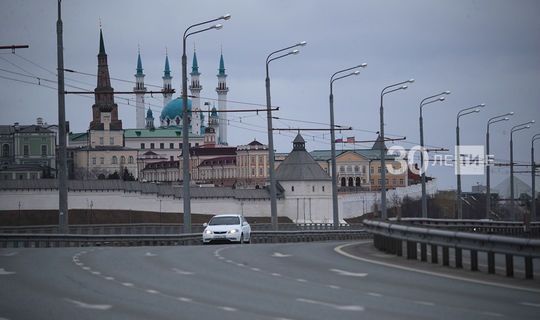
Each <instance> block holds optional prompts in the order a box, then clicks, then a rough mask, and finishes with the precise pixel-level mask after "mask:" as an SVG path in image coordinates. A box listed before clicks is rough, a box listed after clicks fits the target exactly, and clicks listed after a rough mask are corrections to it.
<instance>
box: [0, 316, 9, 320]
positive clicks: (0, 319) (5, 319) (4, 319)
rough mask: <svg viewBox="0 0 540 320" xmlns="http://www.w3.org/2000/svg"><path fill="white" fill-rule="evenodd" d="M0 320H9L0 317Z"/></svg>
mask: <svg viewBox="0 0 540 320" xmlns="http://www.w3.org/2000/svg"><path fill="white" fill-rule="evenodd" d="M0 320H9V319H8V318H2V317H0Z"/></svg>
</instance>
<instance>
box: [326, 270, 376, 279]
mask: <svg viewBox="0 0 540 320" xmlns="http://www.w3.org/2000/svg"><path fill="white" fill-rule="evenodd" d="M330 271H332V272H335V273H337V274H339V275H340V276H347V277H361V278H363V277H365V276H367V275H368V274H367V273H357V272H350V271H345V270H340V269H330Z"/></svg>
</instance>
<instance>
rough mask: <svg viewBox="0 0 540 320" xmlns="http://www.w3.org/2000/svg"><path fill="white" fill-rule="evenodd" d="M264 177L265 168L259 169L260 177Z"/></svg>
mask: <svg viewBox="0 0 540 320" xmlns="http://www.w3.org/2000/svg"><path fill="white" fill-rule="evenodd" d="M262 175H263V168H259V176H262Z"/></svg>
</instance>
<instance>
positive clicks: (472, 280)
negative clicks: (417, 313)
mask: <svg viewBox="0 0 540 320" xmlns="http://www.w3.org/2000/svg"><path fill="white" fill-rule="evenodd" d="M367 243H370V242H353V243H347V244H343V245H340V246H338V247H335V248H334V251H335V252H337V253H339V254H341V255H342V256H345V257H348V258H351V259H354V260H359V261H364V262H368V263H372V264H378V265H381V266H385V267H389V268H394V269H400V270H405V271H411V272H416V273H422V274H427V275H430V276H434V277H440V278H447V279H452V280H459V281H465V282H472V283H476V284H483V285H487V286H494V287H501V288H506V289H514V290H522V291H529V292H534V293H540V290H538V289H533V288H526V287H520V286H515V285H508V284H502V283H496V282H490V281H486V280H477V279H470V278H464V277H459V276H454V275H449V274H444V273H438V272H433V271H427V270H419V269H414V268H409V267H404V266H399V265H395V264H392V263H389V262H382V261H377V260H371V259H366V258H361V257H358V256H355V255H352V254H350V253H347V252H345V251H343V248H345V247H350V246H352V245H356V244H367Z"/></svg>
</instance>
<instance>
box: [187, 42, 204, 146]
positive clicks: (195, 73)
mask: <svg viewBox="0 0 540 320" xmlns="http://www.w3.org/2000/svg"><path fill="white" fill-rule="evenodd" d="M189 75H190V76H191V84H190V85H189V90H190V91H191V95H192V98H191V101H192V105H191V107H192V109H191V133H193V134H196V135H200V134H201V125H202V124H201V116H202V114H201V112H200V111H201V98H200V96H201V90H202V86H201V84H200V82H199V76H200V75H201V74H200V73H199V64H198V63H197V53H196V52H193V64H192V66H191V73H190V74H189Z"/></svg>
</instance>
